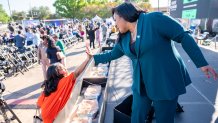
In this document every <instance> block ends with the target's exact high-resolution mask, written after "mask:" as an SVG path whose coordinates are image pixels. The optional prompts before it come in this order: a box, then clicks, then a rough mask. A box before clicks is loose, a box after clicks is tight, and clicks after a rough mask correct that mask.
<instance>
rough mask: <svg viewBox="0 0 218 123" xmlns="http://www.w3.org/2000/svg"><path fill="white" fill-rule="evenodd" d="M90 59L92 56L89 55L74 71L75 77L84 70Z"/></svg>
mask: <svg viewBox="0 0 218 123" xmlns="http://www.w3.org/2000/svg"><path fill="white" fill-rule="evenodd" d="M90 59H91V56H90V55H87V58H86V60H85V61H84V62H83V63H82V64H81V65H80V66H79V67H78V68H77V69H76V70H75V71H74V76H75V78H77V77H78V76H79V75H80V74H81V73H82V72H83V71H84V69H85V68H86V65H87V64H88V63H89V60H90Z"/></svg>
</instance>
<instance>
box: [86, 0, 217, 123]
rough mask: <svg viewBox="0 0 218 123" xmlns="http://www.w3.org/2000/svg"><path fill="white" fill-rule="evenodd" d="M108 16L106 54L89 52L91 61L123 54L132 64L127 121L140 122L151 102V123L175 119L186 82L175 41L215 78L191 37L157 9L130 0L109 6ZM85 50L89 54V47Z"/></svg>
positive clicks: (100, 61) (103, 60) (184, 68)
mask: <svg viewBox="0 0 218 123" xmlns="http://www.w3.org/2000/svg"><path fill="white" fill-rule="evenodd" d="M112 15H113V18H114V20H115V23H116V25H117V27H118V29H119V36H118V39H117V44H116V45H115V47H114V48H113V50H112V51H110V52H108V53H103V54H96V55H94V61H95V64H98V63H105V62H109V61H111V60H114V59H118V58H120V57H121V56H123V55H126V56H128V57H129V58H130V59H131V61H132V64H131V65H132V66H133V84H132V92H133V103H132V113H131V123H144V122H145V120H146V116H147V114H148V112H149V110H150V109H151V105H152V104H153V106H154V110H155V120H156V123H174V116H175V113H176V105H177V101H178V97H179V96H180V95H182V94H185V93H186V86H188V85H189V84H191V79H190V76H189V74H188V71H187V69H186V66H185V64H184V62H183V60H182V57H181V56H180V55H179V53H178V51H177V49H176V47H175V45H174V42H177V43H181V45H182V47H183V49H184V50H185V51H186V53H187V54H188V55H189V56H190V58H191V59H192V61H193V62H194V63H195V65H196V67H197V68H200V69H201V70H202V72H204V73H205V75H206V76H207V77H210V76H212V77H213V78H214V79H215V80H216V79H217V77H218V75H217V73H216V72H215V70H214V69H213V68H212V67H211V66H210V65H209V64H208V62H207V61H206V60H205V58H204V56H203V54H202V52H201V50H200V49H199V47H198V45H197V44H196V42H195V41H194V39H193V38H192V36H190V34H189V33H188V32H187V31H186V30H184V28H183V27H182V26H181V25H180V24H179V23H178V22H177V21H175V20H174V19H173V18H171V17H169V16H167V15H164V14H163V13H160V12H151V13H145V12H144V11H142V10H138V9H137V8H136V7H135V6H134V5H133V4H132V3H129V2H124V3H122V4H120V5H118V6H117V7H115V8H113V9H112ZM87 49H88V48H87ZM87 53H88V54H89V55H90V56H92V53H91V50H87Z"/></svg>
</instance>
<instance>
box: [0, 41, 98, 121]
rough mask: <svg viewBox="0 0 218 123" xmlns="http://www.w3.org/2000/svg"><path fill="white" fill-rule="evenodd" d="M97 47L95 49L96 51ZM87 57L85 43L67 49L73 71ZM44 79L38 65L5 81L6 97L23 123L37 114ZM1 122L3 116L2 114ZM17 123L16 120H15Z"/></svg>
mask: <svg viewBox="0 0 218 123" xmlns="http://www.w3.org/2000/svg"><path fill="white" fill-rule="evenodd" d="M96 50H97V49H95V50H94V51H96ZM85 58H86V53H85V43H84V42H80V43H78V44H76V45H75V46H72V47H71V48H69V49H67V68H68V70H69V71H73V70H74V69H75V68H76V66H78V65H79V64H81V62H82V61H83V60H85ZM42 81H43V75H42V69H41V65H36V66H34V68H31V69H30V71H28V72H25V73H24V75H21V74H20V75H18V76H16V77H10V78H8V79H6V80H5V81H4V84H5V86H6V90H5V92H4V93H3V95H4V99H5V100H6V102H7V103H8V105H9V106H10V107H11V108H12V109H13V111H14V112H15V113H16V115H17V116H18V117H19V118H20V120H21V121H22V122H23V123H31V122H33V121H32V119H33V118H32V117H33V115H34V114H35V110H34V108H35V103H36V99H37V98H38V96H39V94H40V92H41V89H39V88H40V85H41V83H42ZM8 115H10V113H9V114H8ZM0 122H2V117H1V115H0ZM15 123H16V122H15Z"/></svg>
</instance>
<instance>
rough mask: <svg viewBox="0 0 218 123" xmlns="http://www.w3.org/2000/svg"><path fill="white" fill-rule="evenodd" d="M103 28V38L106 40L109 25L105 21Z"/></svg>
mask: <svg viewBox="0 0 218 123" xmlns="http://www.w3.org/2000/svg"><path fill="white" fill-rule="evenodd" d="M101 28H102V40H103V41H105V40H106V38H107V25H106V24H105V23H103V24H102V26H101Z"/></svg>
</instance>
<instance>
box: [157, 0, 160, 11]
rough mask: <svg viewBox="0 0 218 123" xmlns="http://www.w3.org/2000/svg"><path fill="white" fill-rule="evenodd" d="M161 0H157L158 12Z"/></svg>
mask: <svg viewBox="0 0 218 123" xmlns="http://www.w3.org/2000/svg"><path fill="white" fill-rule="evenodd" d="M159 2H160V1H159V0H157V9H158V12H159V11H160V6H159V4H160V3H159Z"/></svg>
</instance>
